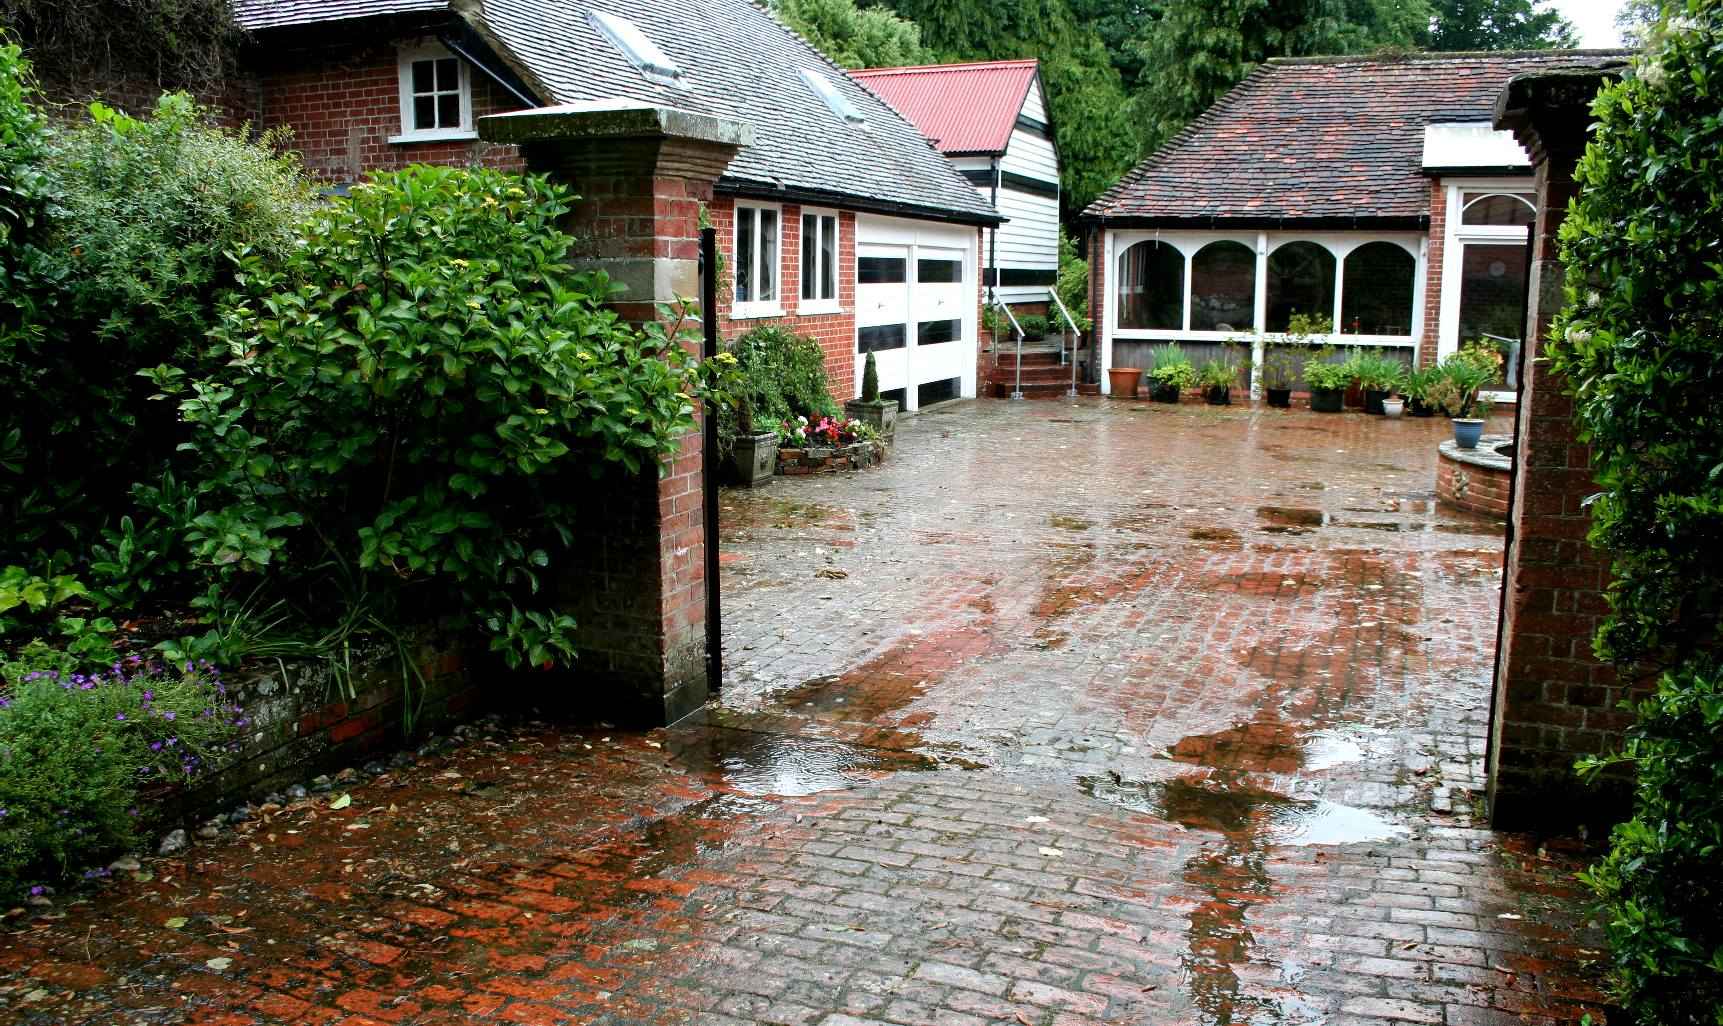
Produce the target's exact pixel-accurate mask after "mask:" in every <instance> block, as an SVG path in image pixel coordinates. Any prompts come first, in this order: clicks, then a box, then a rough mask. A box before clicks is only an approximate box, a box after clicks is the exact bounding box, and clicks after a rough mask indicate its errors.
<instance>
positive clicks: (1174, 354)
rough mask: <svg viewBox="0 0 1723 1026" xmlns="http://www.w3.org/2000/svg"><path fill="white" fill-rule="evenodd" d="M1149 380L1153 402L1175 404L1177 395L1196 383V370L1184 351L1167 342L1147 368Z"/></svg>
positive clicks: (1177, 398)
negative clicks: (1152, 387)
mask: <svg viewBox="0 0 1723 1026" xmlns="http://www.w3.org/2000/svg"><path fill="white" fill-rule="evenodd" d="M1149 380H1151V381H1153V382H1154V392H1153V397H1154V400H1155V402H1157V403H1176V402H1178V401H1179V393H1181V392H1183V391H1184V390H1185V389H1187V388H1190V387H1192V386H1193V385H1195V384H1196V383H1197V369H1196V366H1195V365H1194V364H1192V363H1191V358H1190V357H1188V356H1186V355H1185V352H1184V350H1182V349H1180V348H1179V347H1178V346H1177V345H1176V344H1174V343H1172V342H1168V343H1167V344H1166V345H1164V346H1162V347H1161V348H1160V349H1158V350H1156V351H1155V353H1154V356H1153V359H1152V360H1151V363H1150V367H1149Z"/></svg>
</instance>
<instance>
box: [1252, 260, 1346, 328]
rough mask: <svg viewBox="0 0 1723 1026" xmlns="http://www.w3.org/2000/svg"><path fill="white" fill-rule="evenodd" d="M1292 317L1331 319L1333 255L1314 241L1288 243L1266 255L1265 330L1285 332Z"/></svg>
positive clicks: (1332, 318)
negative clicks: (1266, 296)
mask: <svg viewBox="0 0 1723 1026" xmlns="http://www.w3.org/2000/svg"><path fill="white" fill-rule="evenodd" d="M1293 314H1313V315H1315V316H1318V317H1321V318H1323V319H1324V320H1325V321H1326V322H1329V323H1330V324H1332V322H1333V320H1334V254H1333V253H1330V252H1329V251H1328V250H1327V249H1326V248H1324V247H1322V246H1319V245H1317V244H1316V243H1314V242H1289V243H1287V244H1286V245H1284V246H1282V247H1280V248H1279V249H1277V250H1275V251H1274V252H1272V253H1270V254H1269V255H1268V328H1267V330H1269V331H1285V330H1286V326H1287V324H1288V322H1290V321H1291V320H1292V315H1293ZM1331 330H1332V329H1331Z"/></svg>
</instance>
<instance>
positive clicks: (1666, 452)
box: [1546, 0, 1723, 1026]
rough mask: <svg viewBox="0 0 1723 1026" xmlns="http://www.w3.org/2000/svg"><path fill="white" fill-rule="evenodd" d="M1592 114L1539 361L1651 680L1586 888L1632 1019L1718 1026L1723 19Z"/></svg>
mask: <svg viewBox="0 0 1723 1026" xmlns="http://www.w3.org/2000/svg"><path fill="white" fill-rule="evenodd" d="M1670 14H1671V15H1672V17H1671V18H1670V20H1669V21H1668V22H1667V24H1665V25H1664V26H1663V27H1662V28H1660V29H1659V30H1658V31H1657V32H1656V33H1654V35H1653V37H1652V40H1651V42H1650V44H1649V46H1648V47H1647V49H1646V52H1645V53H1644V54H1642V55H1641V56H1640V57H1639V58H1637V59H1636V60H1635V62H1634V65H1633V68H1632V71H1631V73H1630V74H1629V75H1628V76H1627V77H1625V78H1624V79H1622V80H1621V81H1620V82H1619V83H1616V84H1613V85H1610V86H1606V87H1605V88H1604V89H1603V90H1602V91H1600V93H1599V94H1598V96H1597V98H1596V100H1595V102H1594V104H1593V108H1592V113H1593V117H1594V119H1595V121H1596V130H1595V135H1594V138H1593V140H1592V142H1591V144H1590V146H1589V147H1588V148H1587V150H1586V153H1585V155H1584V157H1583V158H1582V159H1581V161H1580V162H1579V165H1578V168H1577V169H1576V171H1575V175H1574V178H1575V181H1576V182H1577V184H1578V185H1579V187H1580V192H1579V196H1578V198H1577V199H1576V200H1575V201H1574V202H1573V204H1572V206H1571V208H1570V210H1569V213H1568V217H1567V219H1566V221H1565V223H1564V224H1563V226H1562V229H1561V259H1562V263H1563V265H1564V266H1565V267H1566V273H1567V281H1566V289H1567V307H1566V309H1565V310H1564V312H1563V313H1562V314H1561V315H1560V316H1559V317H1558V318H1557V319H1556V322H1555V325H1554V327H1553V330H1552V332H1551V339H1550V343H1549V345H1548V348H1547V350H1546V353H1547V355H1548V357H1549V359H1550V366H1551V367H1552V369H1553V370H1554V371H1556V372H1557V373H1558V374H1560V375H1562V376H1563V377H1564V378H1565V380H1566V381H1567V383H1568V385H1569V387H1570V388H1571V389H1572V390H1573V393H1574V396H1575V400H1576V402H1575V419H1576V423H1577V425H1578V427H1579V432H1580V437H1581V438H1582V439H1583V440H1584V441H1585V442H1586V443H1587V444H1589V446H1590V447H1591V458H1592V467H1593V469H1594V471H1595V473H1596V476H1597V482H1598V485H1599V488H1600V491H1599V492H1598V494H1597V495H1596V496H1595V497H1594V501H1592V502H1591V503H1590V504H1589V508H1590V514H1591V541H1592V543H1593V544H1595V545H1597V546H1598V547H1599V548H1601V549H1602V550H1603V551H1604V552H1605V553H1607V554H1608V556H1609V560H1610V575H1611V579H1610V584H1609V587H1608V597H1609V602H1610V613H1609V615H1608V617H1606V618H1605V620H1604V622H1603V624H1602V626H1601V628H1600V629H1599V631H1598V634H1597V637H1596V642H1595V648H1596V651H1597V654H1598V655H1599V656H1600V657H1601V658H1603V659H1606V660H1609V661H1612V662H1613V663H1614V664H1615V665H1616V667H1617V672H1618V673H1619V674H1620V676H1621V678H1622V679H1623V680H1628V681H1654V684H1653V686H1652V687H1651V688H1650V690H1649V693H1648V694H1646V695H1645V696H1644V697H1643V698H1642V699H1641V700H1640V701H1639V702H1638V703H1637V706H1636V711H1637V714H1638V716H1637V721H1636V723H1635V724H1634V726H1633V727H1632V728H1631V729H1630V732H1629V735H1628V737H1627V739H1626V742H1625V744H1624V745H1623V746H1622V748H1621V749H1620V750H1619V751H1618V752H1614V753H1610V754H1608V755H1605V756H1603V757H1601V758H1593V759H1586V760H1583V761H1582V763H1581V768H1582V771H1583V773H1584V774H1585V775H1586V776H1587V777H1588V778H1593V779H1595V778H1596V777H1598V776H1599V775H1602V774H1605V773H1621V772H1623V771H1630V772H1631V775H1632V777H1633V779H1634V805H1633V815H1632V818H1631V819H1629V820H1627V821H1626V822H1624V823H1621V824H1619V825H1618V826H1617V827H1616V828H1615V830H1614V832H1613V834H1612V836H1611V850H1610V852H1609V854H1608V855H1607V856H1606V857H1605V858H1603V859H1602V860H1601V861H1600V862H1598V863H1597V864H1596V865H1594V866H1592V867H1591V869H1590V870H1589V871H1588V872H1587V873H1586V874H1585V876H1584V878H1585V880H1586V882H1587V883H1589V884H1590V885H1591V887H1592V888H1593V889H1594V890H1595V892H1596V893H1597V895H1598V896H1599V898H1600V899H1601V900H1602V902H1603V905H1604V913H1605V915H1604V920H1605V929H1606V932H1607V934H1608V938H1609V942H1610V955H1609V957H1610V964H1611V968H1612V980H1613V984H1614V990H1615V995H1616V996H1617V997H1618V998H1619V999H1620V1000H1621V1002H1622V1003H1623V1004H1624V1005H1625V1006H1626V1008H1627V1010H1628V1012H1629V1014H1630V1015H1631V1016H1633V1017H1635V1018H1636V1020H1637V1021H1639V1022H1644V1023H1658V1024H1661V1026H1717V1024H1719V1023H1723V917H1719V916H1718V915H1717V910H1718V909H1719V908H1720V907H1723V618H1720V617H1723V562H1720V561H1719V560H1718V559H1717V558H1715V556H1712V555H1710V554H1711V553H1715V552H1716V551H1717V548H1718V546H1719V543H1723V463H1720V462H1719V453H1723V417H1719V416H1718V415H1717V396H1718V395H1719V394H1720V392H1723V264H1719V263H1718V261H1717V253H1718V252H1719V251H1720V250H1723V221H1720V220H1719V218H1718V216H1717V196H1718V195H1719V193H1720V192H1723V164H1720V163H1719V162H1718V161H1717V159H1716V154H1717V153H1718V152H1720V151H1723V113H1720V112H1723V4H1719V3H1718V2H1717V0H1686V2H1685V3H1680V2H1677V3H1674V4H1672V5H1671V11H1670Z"/></svg>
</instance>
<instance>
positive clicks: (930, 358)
mask: <svg viewBox="0 0 1723 1026" xmlns="http://www.w3.org/2000/svg"><path fill="white" fill-rule="evenodd" d="M856 242H857V246H856V355H857V361H856V381H857V387H858V388H859V387H860V381H861V375H862V373H863V369H864V367H865V364H866V360H865V357H866V354H867V353H869V352H872V353H873V354H874V361H875V365H876V367H877V368H878V370H879V379H880V381H879V387H880V391H882V392H890V391H895V390H897V389H902V390H903V392H904V403H905V408H906V409H915V408H916V406H917V405H918V394H919V392H920V391H921V389H920V388H919V386H922V385H928V384H932V383H941V382H948V381H951V380H952V379H958V380H959V381H960V382H961V383H962V385H961V388H959V389H954V390H953V391H955V393H956V394H962V395H974V394H975V393H974V381H975V323H974V322H975V295H976V287H975V269H974V265H975V261H974V259H973V253H972V252H970V251H969V250H968V249H966V248H965V246H966V245H967V244H968V243H967V237H966V235H965V232H964V230H963V229H955V228H950V227H948V226H942V225H933V224H928V223H926V222H910V221H900V220H887V219H880V220H872V219H863V220H862V221H859V222H858V227H857V233H856ZM900 338H901V339H902V341H901V343H900V342H899V339H900ZM953 391H948V392H946V393H945V394H953Z"/></svg>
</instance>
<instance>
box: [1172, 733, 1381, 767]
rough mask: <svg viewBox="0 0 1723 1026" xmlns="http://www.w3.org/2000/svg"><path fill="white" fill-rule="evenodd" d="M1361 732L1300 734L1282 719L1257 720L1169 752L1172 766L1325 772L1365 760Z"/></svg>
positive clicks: (1194, 737) (1196, 737) (1194, 739)
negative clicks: (1176, 763)
mask: <svg viewBox="0 0 1723 1026" xmlns="http://www.w3.org/2000/svg"><path fill="white" fill-rule="evenodd" d="M1365 740H1366V737H1365V733H1364V732H1363V730H1362V728H1355V727H1340V728H1334V729H1328V730H1317V731H1311V732H1309V733H1302V734H1301V733H1300V732H1299V731H1297V730H1295V729H1294V728H1293V727H1291V726H1290V725H1288V724H1286V723H1282V722H1280V721H1279V720H1254V721H1252V722H1249V723H1240V724H1237V725H1235V726H1232V727H1228V728H1227V729H1226V730H1221V731H1216V732H1215V733H1213V734H1193V735H1191V736H1190V737H1186V738H1183V739H1181V740H1180V741H1179V742H1178V743H1177V744H1175V745H1173V746H1172V747H1171V748H1169V749H1167V750H1166V752H1165V753H1164V754H1165V756H1166V758H1168V759H1171V760H1172V761H1174V762H1183V763H1189V764H1191V765H1193V766H1207V767H1209V768H1210V769H1219V770H1236V771H1240V772H1244V773H1296V772H1298V771H1299V770H1325V769H1332V768H1333V767H1335V766H1341V765H1345V764H1346V763H1349V762H1357V761H1359V760H1360V759H1362V758H1364V751H1365V746H1364V742H1365Z"/></svg>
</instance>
